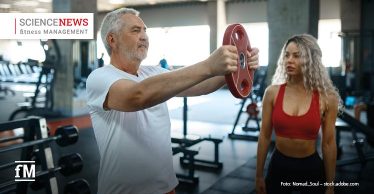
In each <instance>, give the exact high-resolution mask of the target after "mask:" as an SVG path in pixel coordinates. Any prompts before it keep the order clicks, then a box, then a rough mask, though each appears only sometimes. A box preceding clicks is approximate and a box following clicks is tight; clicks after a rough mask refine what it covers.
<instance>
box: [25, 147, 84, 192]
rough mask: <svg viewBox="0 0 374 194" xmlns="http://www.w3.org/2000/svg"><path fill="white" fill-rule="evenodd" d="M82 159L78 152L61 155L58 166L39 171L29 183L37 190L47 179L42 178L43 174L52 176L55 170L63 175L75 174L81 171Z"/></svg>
mask: <svg viewBox="0 0 374 194" xmlns="http://www.w3.org/2000/svg"><path fill="white" fill-rule="evenodd" d="M82 168H83V159H82V156H81V155H80V154H78V153H74V154H69V155H66V156H63V157H61V158H60V159H59V160H58V167H57V168H54V169H48V170H47V171H41V172H38V173H37V174H36V179H35V181H34V182H33V183H31V185H30V187H31V188H32V189H33V190H39V189H42V188H44V186H45V181H46V180H47V179H44V178H42V177H43V176H46V175H48V176H54V175H55V173H56V172H60V173H61V174H62V175H64V176H70V175H73V174H77V173H79V172H80V171H82Z"/></svg>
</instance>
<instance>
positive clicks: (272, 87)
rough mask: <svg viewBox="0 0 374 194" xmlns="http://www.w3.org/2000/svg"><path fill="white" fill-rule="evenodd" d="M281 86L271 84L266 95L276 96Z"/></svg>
mask: <svg viewBox="0 0 374 194" xmlns="http://www.w3.org/2000/svg"><path fill="white" fill-rule="evenodd" d="M282 85H283V84H271V85H269V86H268V87H267V88H266V90H265V92H266V93H268V94H277V93H278V91H279V88H280V87H281V86H282Z"/></svg>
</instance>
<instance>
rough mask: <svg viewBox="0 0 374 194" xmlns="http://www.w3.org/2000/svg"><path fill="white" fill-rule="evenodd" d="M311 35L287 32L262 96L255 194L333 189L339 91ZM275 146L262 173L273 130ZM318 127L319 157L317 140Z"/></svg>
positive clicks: (315, 193)
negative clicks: (276, 64)
mask: <svg viewBox="0 0 374 194" xmlns="http://www.w3.org/2000/svg"><path fill="white" fill-rule="evenodd" d="M321 57H322V52H321V49H320V47H319V46H318V44H317V40H316V39H315V38H314V37H312V36H311V35H307V34H302V35H296V36H293V37H291V38H290V39H289V40H287V42H286V43H285V45H284V47H283V48H282V51H281V54H280V56H279V60H278V66H277V69H276V72H275V74H274V76H273V80H272V85H270V86H268V88H267V89H266V91H265V95H264V98H263V111H262V126H261V132H260V138H259V141H258V149H257V169H256V192H257V194H264V193H267V194H273V193H276V194H283V193H292V192H293V191H299V192H301V193H303V194H304V193H313V194H319V193H323V194H325V193H326V194H327V193H328V194H331V193H334V188H333V187H332V186H329V185H328V184H326V183H331V182H333V181H334V177H335V164H336V143H335V132H334V130H335V121H336V117H337V113H338V109H339V106H340V104H341V103H340V96H339V94H338V92H337V90H336V88H335V87H334V86H333V84H332V81H331V80H330V78H329V76H328V74H327V71H326V69H325V67H324V66H323V64H322V62H321ZM273 129H274V131H275V135H276V138H275V149H274V151H273V153H272V156H271V159H270V163H269V168H268V172H267V175H266V178H265V177H264V165H265V160H266V155H267V152H268V147H269V144H270V142H271V135H272V132H273ZM320 129H321V130H322V144H321V145H322V156H323V159H321V158H320V156H319V155H318V153H317V151H316V140H317V138H318V133H319V130H320Z"/></svg>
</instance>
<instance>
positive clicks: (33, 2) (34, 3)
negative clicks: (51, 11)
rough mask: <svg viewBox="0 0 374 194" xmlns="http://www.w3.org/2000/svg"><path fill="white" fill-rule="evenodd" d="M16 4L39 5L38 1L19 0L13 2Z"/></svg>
mask: <svg viewBox="0 0 374 194" xmlns="http://www.w3.org/2000/svg"><path fill="white" fill-rule="evenodd" d="M13 4H14V5H16V6H25V7H35V6H37V5H39V2H37V1H17V2H14V3H13Z"/></svg>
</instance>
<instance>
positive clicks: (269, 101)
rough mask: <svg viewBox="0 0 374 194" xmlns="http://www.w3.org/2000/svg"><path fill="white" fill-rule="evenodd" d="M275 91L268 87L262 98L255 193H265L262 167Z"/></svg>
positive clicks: (268, 141)
mask: <svg viewBox="0 0 374 194" xmlns="http://www.w3.org/2000/svg"><path fill="white" fill-rule="evenodd" d="M275 89H276V88H275V87H274V86H269V87H268V88H267V89H266V90H265V94H264V98H263V101H262V121H261V130H260V136H259V139H258V145H257V165H256V193H266V190H265V181H264V166H265V160H266V155H267V153H268V148H269V144H270V141H271V134H272V123H271V114H272V111H273V99H274V94H275Z"/></svg>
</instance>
